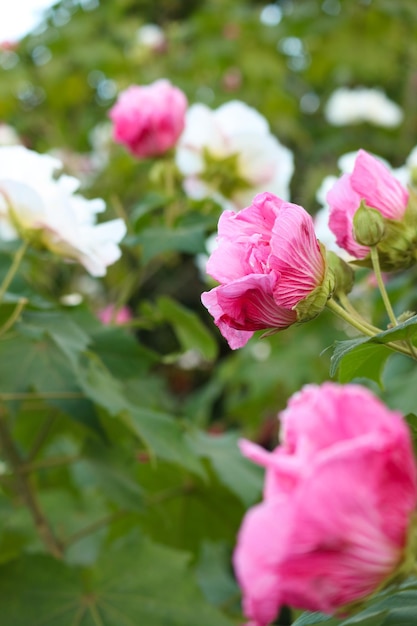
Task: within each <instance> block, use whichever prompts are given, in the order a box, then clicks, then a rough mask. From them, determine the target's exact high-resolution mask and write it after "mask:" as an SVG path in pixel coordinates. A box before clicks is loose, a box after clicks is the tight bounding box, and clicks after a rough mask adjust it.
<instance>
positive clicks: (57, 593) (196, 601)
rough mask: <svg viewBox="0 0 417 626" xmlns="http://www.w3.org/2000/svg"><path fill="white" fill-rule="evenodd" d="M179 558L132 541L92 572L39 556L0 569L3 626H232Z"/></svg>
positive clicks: (111, 552)
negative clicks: (209, 602)
mask: <svg viewBox="0 0 417 626" xmlns="http://www.w3.org/2000/svg"><path fill="white" fill-rule="evenodd" d="M188 561H189V558H188V556H187V554H186V553H182V552H179V551H175V550H172V549H169V548H166V547H162V546H158V545H156V544H154V543H152V542H150V541H149V540H147V539H144V538H139V537H136V538H135V539H134V540H132V539H131V540H130V541H127V542H125V543H124V544H123V545H120V546H113V547H112V548H109V549H107V550H106V554H105V556H104V557H103V558H102V559H101V560H99V562H98V563H97V565H96V566H95V567H93V568H84V569H81V568H76V567H73V568H70V567H68V566H66V565H65V564H64V563H61V562H58V561H55V560H53V559H52V558H50V557H46V556H28V557H25V558H22V559H20V560H17V561H14V562H11V563H8V564H6V565H3V566H1V567H0V603H1V607H2V609H1V613H2V623H3V624H4V625H5V626H6V624H7V626H29V624H30V626H139V625H140V624H143V625H144V626H145V625H146V626H196V624H198V625H199V626H231V625H232V622H231V621H229V620H228V619H227V618H226V617H225V616H224V615H222V613H220V612H219V611H218V610H217V609H215V608H214V607H213V606H210V605H209V604H208V603H207V602H206V601H205V600H204V598H203V596H202V593H201V592H200V591H199V589H198V587H197V585H196V583H195V581H194V577H193V575H192V572H191V571H190V568H189V565H188Z"/></svg>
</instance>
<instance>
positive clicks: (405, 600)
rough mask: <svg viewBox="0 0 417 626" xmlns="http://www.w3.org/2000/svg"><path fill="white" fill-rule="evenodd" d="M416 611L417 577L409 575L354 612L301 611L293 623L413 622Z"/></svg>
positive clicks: (400, 625)
mask: <svg viewBox="0 0 417 626" xmlns="http://www.w3.org/2000/svg"><path fill="white" fill-rule="evenodd" d="M416 615H417V581H416V579H409V580H407V581H406V582H404V583H403V584H401V585H397V586H391V587H389V588H388V589H386V590H384V591H382V592H381V593H378V594H376V595H375V596H373V597H372V598H370V599H369V600H368V601H367V603H366V604H365V606H364V608H363V609H362V610H360V611H358V612H357V613H355V614H353V615H351V616H349V617H347V618H340V619H337V618H335V617H329V616H326V615H323V614H321V613H305V614H303V615H302V616H301V617H299V618H298V619H297V620H296V621H295V622H294V625H293V626H308V625H309V624H324V625H325V626H415V623H416Z"/></svg>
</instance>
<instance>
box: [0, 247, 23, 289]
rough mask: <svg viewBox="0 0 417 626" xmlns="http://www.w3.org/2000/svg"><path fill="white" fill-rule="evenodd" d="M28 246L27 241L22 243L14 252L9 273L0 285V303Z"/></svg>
mask: <svg viewBox="0 0 417 626" xmlns="http://www.w3.org/2000/svg"><path fill="white" fill-rule="evenodd" d="M28 245H29V243H28V242H27V241H24V242H23V244H22V245H21V246H20V248H19V249H18V251H17V252H16V254H15V255H14V258H13V262H12V264H11V266H10V267H9V271H8V272H7V274H6V276H5V277H4V280H3V282H2V284H1V285H0V302H2V300H3V298H4V294H5V293H6V291H7V289H8V287H9V285H10V283H11V282H12V280H13V278H14V276H15V274H16V272H17V270H18V269H19V266H20V264H21V262H22V259H23V257H24V256H25V252H26V250H27V248H28Z"/></svg>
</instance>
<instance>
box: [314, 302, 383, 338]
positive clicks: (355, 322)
mask: <svg viewBox="0 0 417 626" xmlns="http://www.w3.org/2000/svg"><path fill="white" fill-rule="evenodd" d="M326 306H327V308H328V309H330V310H331V311H332V312H333V313H335V314H336V315H337V316H338V317H341V318H342V320H344V321H345V322H347V323H348V324H350V325H351V326H353V327H354V328H356V329H357V330H359V331H360V332H361V333H362V335H366V336H367V337H375V335H377V334H378V332H381V331H380V330H379V329H378V330H377V331H376V332H375V331H373V330H371V329H370V328H369V327H368V325H367V324H366V323H365V324H364V323H362V320H359V319H358V318H357V317H356V316H355V317H354V316H353V315H351V314H350V313H348V311H345V309H344V308H343V307H341V306H340V304H337V302H336V301H335V300H333V298H330V300H328V301H327V305H326Z"/></svg>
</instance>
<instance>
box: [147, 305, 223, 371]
mask: <svg viewBox="0 0 417 626" xmlns="http://www.w3.org/2000/svg"><path fill="white" fill-rule="evenodd" d="M157 304H158V309H159V311H160V312H161V313H162V315H163V317H164V319H165V320H166V321H167V322H169V323H170V324H171V325H172V327H173V329H174V332H175V334H176V336H177V338H178V341H179V342H180V344H181V348H182V350H183V351H184V352H186V351H187V350H198V351H199V352H200V354H201V356H202V357H203V358H204V359H206V360H207V361H213V360H214V359H215V358H216V356H217V352H218V345H217V342H216V341H215V339H214V337H213V335H212V334H211V333H210V331H209V330H208V329H207V328H206V326H204V324H203V322H201V320H200V319H199V317H198V316H197V314H196V313H194V312H193V311H190V310H188V309H186V308H185V307H183V306H182V305H181V304H178V302H176V301H175V300H173V299H172V298H167V297H165V296H162V297H160V298H159V299H158V303H157Z"/></svg>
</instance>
